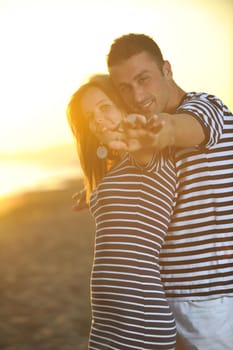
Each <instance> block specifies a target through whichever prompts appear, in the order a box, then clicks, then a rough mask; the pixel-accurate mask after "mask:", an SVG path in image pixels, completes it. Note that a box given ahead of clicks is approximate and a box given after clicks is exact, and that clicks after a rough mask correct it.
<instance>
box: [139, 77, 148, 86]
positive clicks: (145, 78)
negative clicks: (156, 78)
mask: <svg viewBox="0 0 233 350" xmlns="http://www.w3.org/2000/svg"><path fill="white" fill-rule="evenodd" d="M147 80H149V77H148V76H144V77H141V78H140V79H139V80H138V81H139V83H140V84H143V83H145V82H146V81H147Z"/></svg>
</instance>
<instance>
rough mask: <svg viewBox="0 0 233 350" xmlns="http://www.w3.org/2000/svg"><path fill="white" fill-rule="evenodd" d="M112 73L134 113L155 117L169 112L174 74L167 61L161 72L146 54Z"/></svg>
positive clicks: (112, 68)
mask: <svg viewBox="0 0 233 350" xmlns="http://www.w3.org/2000/svg"><path fill="white" fill-rule="evenodd" d="M109 73H110V76H111V78H112V80H113V83H114V85H115V86H116V88H117V90H118V91H119V93H120V95H121V97H122V98H123V100H124V102H125V104H126V105H127V106H128V107H129V109H130V110H131V112H137V113H141V114H146V115H151V114H154V113H155V114H156V113H161V112H166V111H168V108H169V106H168V104H169V99H170V91H171V89H170V82H171V80H172V72H171V69H170V65H169V63H168V62H167V61H165V62H164V64H163V67H162V71H161V70H160V69H159V67H158V65H157V63H156V62H155V60H153V58H152V57H151V56H150V55H149V54H148V53H147V52H145V51H144V52H141V53H139V54H136V55H134V56H131V57H130V58H129V59H127V60H125V61H123V62H122V63H120V64H118V65H115V66H113V67H110V69H109Z"/></svg>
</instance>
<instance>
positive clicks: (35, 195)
mask: <svg viewBox="0 0 233 350" xmlns="http://www.w3.org/2000/svg"><path fill="white" fill-rule="evenodd" d="M81 186H82V184H81V183H80V182H78V181H77V182H72V183H67V186H66V187H65V188H64V189H61V190H52V191H42V192H31V193H26V194H24V195H22V196H18V197H17V198H15V204H14V200H11V201H8V202H7V204H8V208H7V211H4V210H2V211H1V213H0V276H1V277H0V278H1V279H0V349H1V350H60V349H61V350H74V349H75V350H86V349H87V341H88V333H89V327H90V303H89V300H90V295H89V278H90V272H91V266H92V258H93V241H94V222H93V219H92V217H91V216H90V214H89V211H88V210H87V209H86V210H83V211H81V212H79V213H77V212H74V211H72V209H71V207H72V204H73V203H72V199H71V197H72V194H73V193H74V192H76V191H78V190H79V188H81ZM12 204H14V205H13V206H12ZM1 206H2V208H4V201H2V202H1Z"/></svg>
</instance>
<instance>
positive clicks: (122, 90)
mask: <svg viewBox="0 0 233 350" xmlns="http://www.w3.org/2000/svg"><path fill="white" fill-rule="evenodd" d="M119 90H120V93H121V94H126V93H129V92H130V87H129V86H127V85H123V86H121V87H120V89H119Z"/></svg>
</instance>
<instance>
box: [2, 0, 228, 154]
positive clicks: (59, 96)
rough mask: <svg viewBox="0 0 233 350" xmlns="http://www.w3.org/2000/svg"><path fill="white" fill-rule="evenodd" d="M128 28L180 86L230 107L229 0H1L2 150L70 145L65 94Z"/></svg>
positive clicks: (98, 65) (97, 66)
mask: <svg viewBox="0 0 233 350" xmlns="http://www.w3.org/2000/svg"><path fill="white" fill-rule="evenodd" d="M129 32H137V33H145V34H148V35H150V36H152V37H153V38H154V39H155V40H156V41H157V43H158V44H159V45H160V47H161V49H162V52H163V54H164V58H165V59H168V60H169V61H170V63H171V64H172V68H173V74H174V79H175V80H176V82H177V83H178V85H180V86H181V87H182V88H183V89H185V90H186V91H189V90H192V91H194V90H195V91H206V92H210V93H213V94H216V95H218V96H219V97H221V98H222V99H223V100H224V102H225V103H226V104H228V105H229V106H230V107H231V108H233V64H232V62H233V1H232V0H204V1H203V0H200V1H199V0H115V1H114V0H85V1H83V0H0V53H1V54H0V120H1V125H0V154H1V153H4V152H15V151H25V150H29V149H37V148H45V147H47V146H48V145H56V144H62V143H67V142H68V143H71V142H72V138H71V133H70V130H69V129H68V125H67V122H66V116H65V109H66V105H67V103H68V100H69V97H70V95H71V94H72V93H73V92H74V90H76V89H77V88H78V86H79V84H81V83H82V82H84V80H85V79H86V78H87V76H88V75H89V74H91V73H94V72H107V67H106V55H107V53H108V50H109V47H110V45H111V43H112V41H113V40H114V38H116V37H118V36H120V35H122V34H126V33H129Z"/></svg>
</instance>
